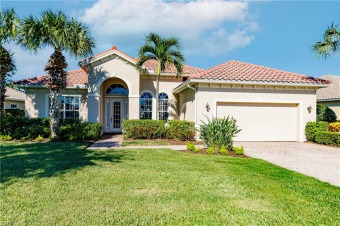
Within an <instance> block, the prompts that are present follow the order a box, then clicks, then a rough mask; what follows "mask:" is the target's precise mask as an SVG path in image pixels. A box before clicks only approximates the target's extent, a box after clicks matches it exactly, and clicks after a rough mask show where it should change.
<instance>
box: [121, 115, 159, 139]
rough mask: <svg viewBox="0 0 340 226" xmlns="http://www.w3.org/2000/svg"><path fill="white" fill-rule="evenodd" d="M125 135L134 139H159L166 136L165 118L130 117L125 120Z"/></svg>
mask: <svg viewBox="0 0 340 226" xmlns="http://www.w3.org/2000/svg"><path fill="white" fill-rule="evenodd" d="M123 135H124V136H125V137H126V138H133V139H158V138H164V136H165V122H164V121H163V120H159V121H157V120H150V119H144V120H141V119H130V120H125V121H124V122H123Z"/></svg>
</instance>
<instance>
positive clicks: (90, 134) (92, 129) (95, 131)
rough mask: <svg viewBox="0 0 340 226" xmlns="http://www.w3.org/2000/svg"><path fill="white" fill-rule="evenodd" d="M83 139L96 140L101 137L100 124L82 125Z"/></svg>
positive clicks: (89, 123) (88, 123) (85, 123)
mask: <svg viewBox="0 0 340 226" xmlns="http://www.w3.org/2000/svg"><path fill="white" fill-rule="evenodd" d="M83 127H84V128H83V139H84V140H98V139H100V137H101V136H102V129H103V127H102V124H100V123H93V122H84V123H83Z"/></svg>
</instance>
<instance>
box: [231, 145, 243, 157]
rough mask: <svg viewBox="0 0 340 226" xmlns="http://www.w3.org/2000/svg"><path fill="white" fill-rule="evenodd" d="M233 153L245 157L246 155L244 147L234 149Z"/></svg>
mask: <svg viewBox="0 0 340 226" xmlns="http://www.w3.org/2000/svg"><path fill="white" fill-rule="evenodd" d="M233 151H234V152H235V154H236V155H243V154H244V148H243V146H240V147H233Z"/></svg>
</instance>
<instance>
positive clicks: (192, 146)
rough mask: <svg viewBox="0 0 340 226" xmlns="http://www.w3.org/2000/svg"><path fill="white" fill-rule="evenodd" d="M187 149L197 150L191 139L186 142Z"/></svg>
mask: <svg viewBox="0 0 340 226" xmlns="http://www.w3.org/2000/svg"><path fill="white" fill-rule="evenodd" d="M186 145H187V149H188V150H190V151H195V149H196V147H195V145H194V144H192V143H190V142H189V141H188V142H187V143H186Z"/></svg>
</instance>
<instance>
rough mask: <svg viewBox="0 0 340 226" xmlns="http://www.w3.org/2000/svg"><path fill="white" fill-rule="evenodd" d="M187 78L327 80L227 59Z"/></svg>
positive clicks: (273, 80)
mask: <svg viewBox="0 0 340 226" xmlns="http://www.w3.org/2000/svg"><path fill="white" fill-rule="evenodd" d="M189 79H208V80H224V81H248V82H275V83H303V84H328V83H329V81H327V80H323V79H318V78H313V77H308V76H304V75H300V74H295V73H291V72H286V71H281V70H277V69H273V68H268V67H263V66H259V65H255V64H249V63H244V62H239V61H235V60H232V61H228V62H226V63H223V64H220V65H217V66H215V67H212V68H210V69H208V70H206V71H203V72H201V73H199V74H197V75H193V76H190V77H189Z"/></svg>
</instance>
